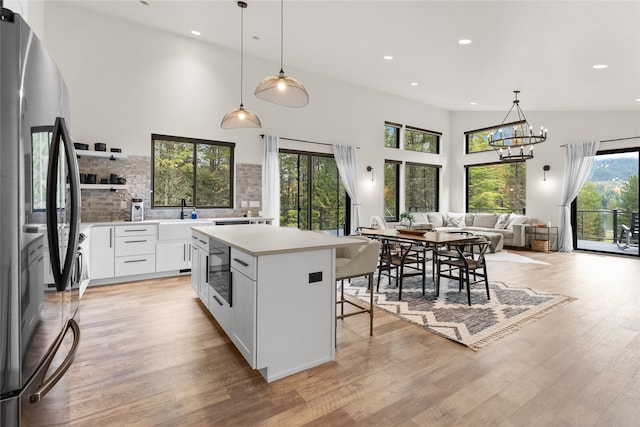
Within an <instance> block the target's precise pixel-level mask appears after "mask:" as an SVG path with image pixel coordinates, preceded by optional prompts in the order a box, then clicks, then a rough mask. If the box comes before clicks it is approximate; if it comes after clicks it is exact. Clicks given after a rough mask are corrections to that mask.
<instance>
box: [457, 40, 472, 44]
mask: <svg viewBox="0 0 640 427" xmlns="http://www.w3.org/2000/svg"><path fill="white" fill-rule="evenodd" d="M458 44H471V40H469V39H460V40H458Z"/></svg>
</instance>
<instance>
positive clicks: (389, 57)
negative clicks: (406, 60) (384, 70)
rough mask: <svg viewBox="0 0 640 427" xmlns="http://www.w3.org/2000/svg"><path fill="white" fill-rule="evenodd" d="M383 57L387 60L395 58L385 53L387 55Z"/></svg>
mask: <svg viewBox="0 0 640 427" xmlns="http://www.w3.org/2000/svg"><path fill="white" fill-rule="evenodd" d="M383 58H384V59H386V60H387V61H391V60H392V59H393V56H391V55H385V56H383Z"/></svg>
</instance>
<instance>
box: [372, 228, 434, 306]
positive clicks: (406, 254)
mask: <svg viewBox="0 0 640 427" xmlns="http://www.w3.org/2000/svg"><path fill="white" fill-rule="evenodd" d="M380 240H381V242H382V250H381V252H380V260H379V262H378V283H377V285H376V291H379V290H380V278H381V277H382V276H383V275H386V276H387V277H388V278H389V284H391V280H392V279H394V280H395V283H396V287H397V288H398V300H401V299H402V284H403V280H404V278H405V277H409V276H422V295H424V294H425V284H426V281H425V266H426V261H427V256H426V255H427V253H428V251H429V250H430V248H427V247H425V246H423V245H421V244H419V243H417V242H415V241H412V240H410V239H402V238H398V237H386V236H385V237H383V238H380ZM406 269H409V271H407V270H406ZM392 273H394V274H393V276H392Z"/></svg>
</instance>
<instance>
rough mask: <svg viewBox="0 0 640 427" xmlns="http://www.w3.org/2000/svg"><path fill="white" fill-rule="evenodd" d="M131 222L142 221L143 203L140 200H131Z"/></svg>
mask: <svg viewBox="0 0 640 427" xmlns="http://www.w3.org/2000/svg"><path fill="white" fill-rule="evenodd" d="M131 221H132V222H135V221H144V202H143V201H142V199H131Z"/></svg>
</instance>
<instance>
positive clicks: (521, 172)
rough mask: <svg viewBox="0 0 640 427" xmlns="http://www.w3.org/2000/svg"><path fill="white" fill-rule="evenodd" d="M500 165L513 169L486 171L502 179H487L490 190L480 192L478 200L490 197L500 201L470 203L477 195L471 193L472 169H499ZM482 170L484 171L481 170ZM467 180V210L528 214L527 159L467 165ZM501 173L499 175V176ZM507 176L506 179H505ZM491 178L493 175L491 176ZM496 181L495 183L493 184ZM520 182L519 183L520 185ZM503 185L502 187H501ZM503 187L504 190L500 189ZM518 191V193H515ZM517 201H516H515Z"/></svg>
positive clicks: (472, 184)
mask: <svg viewBox="0 0 640 427" xmlns="http://www.w3.org/2000/svg"><path fill="white" fill-rule="evenodd" d="M498 167H504V168H508V169H512V170H506V171H498V172H491V173H490V171H486V170H485V171H484V172H485V173H486V174H490V175H493V178H500V179H493V180H490V179H487V180H485V181H487V184H486V186H485V187H486V188H487V190H489V191H482V192H479V194H478V195H477V196H478V198H479V199H478V200H482V199H483V198H484V199H489V200H492V199H493V200H495V201H497V202H499V203H495V204H493V206H488V205H490V204H491V203H484V206H477V204H479V202H478V203H474V204H473V205H472V204H471V203H470V199H471V198H473V197H474V196H476V194H471V191H472V186H474V183H471V182H470V181H471V179H472V176H471V175H472V169H474V168H491V169H498ZM480 172H482V171H481V170H480ZM465 175H466V178H465V182H466V191H465V193H466V197H465V199H466V200H465V204H466V212H489V213H492V212H493V213H518V214H523V215H524V214H526V206H527V163H526V162H525V161H520V162H508V163H505V162H493V163H481V164H474V165H467V166H465ZM498 175H499V176H498ZM505 177H506V179H504V178H505ZM490 178H491V177H490ZM492 182H494V184H492ZM518 184H519V185H518ZM501 186H502V187H501ZM500 189H502V191H499V190H500ZM513 192H516V193H513ZM514 202H515V203H514Z"/></svg>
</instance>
